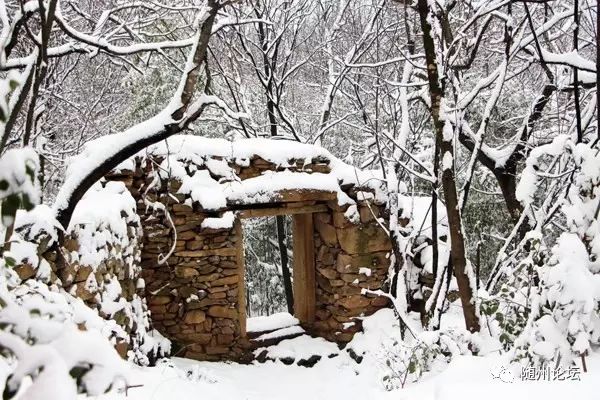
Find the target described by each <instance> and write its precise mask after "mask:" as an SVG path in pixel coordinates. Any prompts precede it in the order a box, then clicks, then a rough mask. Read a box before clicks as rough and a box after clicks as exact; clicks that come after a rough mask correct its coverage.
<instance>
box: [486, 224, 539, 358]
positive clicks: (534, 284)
mask: <svg viewBox="0 0 600 400" xmlns="http://www.w3.org/2000/svg"><path fill="white" fill-rule="evenodd" d="M512 257H513V259H515V260H519V261H518V262H516V265H515V266H514V267H513V268H511V270H510V271H507V272H506V276H507V280H506V282H504V283H502V285H501V286H500V289H499V290H498V292H497V293H495V294H493V295H487V293H480V301H481V302H480V312H481V315H482V317H483V318H485V321H486V322H487V327H488V329H489V330H490V331H491V332H492V333H493V335H494V336H495V337H498V339H499V340H500V342H501V343H502V346H503V347H504V349H505V350H508V349H510V348H512V346H513V344H514V341H515V339H516V338H517V337H518V336H519V335H520V334H521V332H522V331H523V329H524V328H525V325H526V323H527V319H528V317H529V313H530V309H531V304H530V303H529V301H530V297H531V294H532V292H534V291H537V290H538V286H539V275H538V269H539V268H540V267H542V266H543V265H544V263H545V262H546V260H547V249H546V247H545V245H544V241H543V238H542V236H541V234H540V232H537V231H531V232H528V233H527V235H526V237H525V238H524V239H523V241H522V242H521V243H520V244H519V246H518V248H517V250H516V253H515V254H514V255H513V256H512ZM507 267H508V266H507ZM484 294H485V296H484Z"/></svg>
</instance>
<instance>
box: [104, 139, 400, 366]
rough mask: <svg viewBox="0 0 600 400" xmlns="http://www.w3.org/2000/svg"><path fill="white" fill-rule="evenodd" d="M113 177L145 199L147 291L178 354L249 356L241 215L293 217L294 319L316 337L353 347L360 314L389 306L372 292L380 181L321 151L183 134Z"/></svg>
mask: <svg viewBox="0 0 600 400" xmlns="http://www.w3.org/2000/svg"><path fill="white" fill-rule="evenodd" d="M107 179H108V180H116V181H122V182H124V183H125V185H126V187H127V188H128V189H129V191H130V192H131V194H132V196H133V198H134V199H135V201H136V203H137V212H138V215H139V217H140V220H141V226H142V228H143V238H142V241H141V242H142V249H141V267H142V271H141V276H142V278H143V279H144V281H145V294H144V295H145V298H146V301H147V304H148V308H149V310H150V316H151V321H152V324H153V326H154V328H156V329H157V330H158V331H159V332H161V334H162V335H164V336H165V337H167V338H169V339H171V341H173V342H174V343H175V345H176V346H175V348H176V349H178V350H176V352H177V355H178V356H184V357H188V358H195V359H201V360H222V359H230V360H240V359H244V358H245V356H247V355H248V350H249V349H250V348H251V344H250V343H249V342H250V341H249V339H248V338H247V335H246V328H245V322H246V306H245V290H246V289H245V287H244V269H245V262H244V248H243V240H242V239H243V238H242V235H243V232H242V225H241V220H242V219H244V218H253V217H264V216H275V215H291V216H292V218H293V253H294V265H293V290H294V300H295V301H294V314H295V316H296V317H297V318H298V319H299V320H300V322H301V325H302V326H303V328H304V329H305V330H306V331H307V332H308V333H309V334H311V335H315V336H321V337H324V338H326V339H328V340H331V341H335V342H338V343H345V342H348V341H350V340H351V339H352V336H353V335H354V333H356V332H358V331H360V330H361V328H362V326H361V320H360V318H359V317H361V316H365V315H369V314H372V313H373V312H375V311H377V310H378V309H380V308H382V307H387V306H388V300H387V299H386V298H385V297H382V296H378V295H376V294H373V293H367V292H366V291H365V290H364V289H367V290H369V291H377V290H379V289H385V288H384V285H385V284H386V279H387V275H388V267H389V256H390V252H391V250H392V247H391V242H390V240H389V238H388V235H387V233H386V231H385V227H387V225H388V224H387V222H386V221H387V220H388V219H389V216H387V215H386V210H385V208H384V204H385V203H386V200H387V198H386V192H385V189H384V183H383V181H382V180H381V178H380V177H379V176H378V175H377V174H376V173H375V172H371V171H359V170H356V169H355V168H354V167H351V166H349V165H347V164H344V163H343V162H341V161H340V160H339V159H337V158H335V157H333V156H332V155H331V154H330V153H328V152H327V151H326V150H324V149H322V148H320V147H317V146H312V145H308V144H301V143H297V142H291V141H276V140H267V139H244V140H238V141H233V142H230V141H227V140H224V139H207V138H201V137H196V136H175V137H172V138H170V139H169V140H168V141H166V142H163V143H161V144H158V145H155V146H152V147H151V148H149V149H147V151H145V152H144V154H140V155H138V156H137V157H135V158H133V159H131V160H129V161H128V162H127V163H125V164H123V165H121V166H120V168H119V169H118V170H117V171H114V172H113V173H112V174H111V175H109V176H108V177H107Z"/></svg>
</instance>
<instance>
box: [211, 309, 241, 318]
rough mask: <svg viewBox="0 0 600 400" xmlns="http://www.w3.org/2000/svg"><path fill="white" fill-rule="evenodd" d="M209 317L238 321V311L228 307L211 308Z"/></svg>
mask: <svg viewBox="0 0 600 400" xmlns="http://www.w3.org/2000/svg"><path fill="white" fill-rule="evenodd" d="M208 315H210V316H211V317H216V318H229V319H237V318H238V311H237V310H236V309H235V308H229V307H226V306H211V307H210V308H209V309H208Z"/></svg>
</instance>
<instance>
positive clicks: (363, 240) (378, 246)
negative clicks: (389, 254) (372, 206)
mask: <svg viewBox="0 0 600 400" xmlns="http://www.w3.org/2000/svg"><path fill="white" fill-rule="evenodd" d="M337 235H338V240H339V242H340V246H341V247H342V249H343V250H344V251H345V252H346V253H348V254H365V253H373V252H379V251H390V250H392V242H391V241H390V238H389V237H388V236H387V234H386V233H385V231H384V230H383V229H382V228H381V227H379V226H375V225H369V226H360V227H349V228H344V229H338V230H337Z"/></svg>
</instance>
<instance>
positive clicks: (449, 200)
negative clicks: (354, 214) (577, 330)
mask: <svg viewBox="0 0 600 400" xmlns="http://www.w3.org/2000/svg"><path fill="white" fill-rule="evenodd" d="M418 12H419V17H420V22H421V29H422V31H423V45H424V48H425V59H426V62H427V76H428V79H429V93H430V96H431V116H432V119H433V125H434V129H435V133H436V143H437V146H438V148H439V151H440V152H439V156H440V157H441V158H442V159H443V158H444V155H445V153H449V156H451V157H452V159H454V149H453V146H452V141H446V140H444V135H443V130H444V121H443V120H441V119H440V106H441V101H442V98H443V96H444V89H443V87H442V86H441V85H440V80H439V78H440V77H439V73H438V66H437V61H436V49H435V43H434V40H433V36H432V31H431V25H430V23H429V21H428V17H429V15H431V16H432V17H435V15H434V14H433V12H431V14H430V10H429V4H428V0H418ZM442 188H443V190H444V199H445V201H446V213H447V214H448V225H449V229H450V240H451V247H450V252H451V259H452V265H453V269H454V276H455V277H456V283H457V284H458V292H459V296H460V300H461V303H462V307H463V314H464V317H465V325H466V328H467V330H469V331H470V332H478V331H479V318H478V316H477V312H476V308H475V304H474V299H473V289H472V288H471V283H470V281H469V277H468V276H467V274H466V263H467V262H466V257H465V243H464V237H463V232H462V221H461V216H460V210H459V207H458V194H457V191H456V179H455V176H454V168H444V169H443V171H442Z"/></svg>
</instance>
